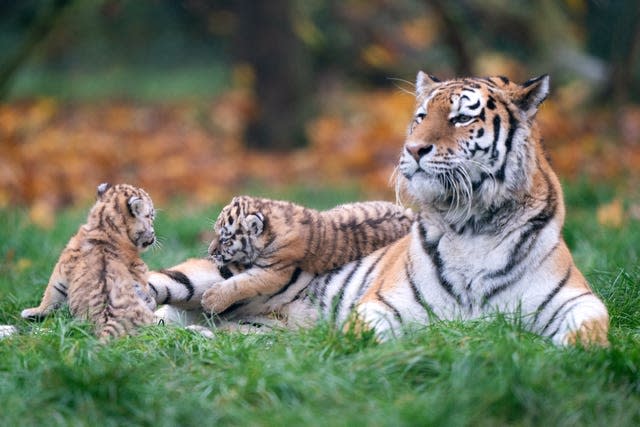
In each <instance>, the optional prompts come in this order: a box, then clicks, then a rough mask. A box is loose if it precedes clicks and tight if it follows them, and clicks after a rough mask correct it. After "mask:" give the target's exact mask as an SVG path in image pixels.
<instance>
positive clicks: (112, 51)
mask: <svg viewBox="0 0 640 427" xmlns="http://www.w3.org/2000/svg"><path fill="white" fill-rule="evenodd" d="M0 51H1V52H3V54H2V56H0V99H2V100H3V101H2V104H0V208H3V207H8V206H13V205H23V206H28V207H29V209H30V213H31V217H32V219H33V220H34V221H36V222H38V223H39V224H41V225H47V224H48V223H50V221H51V220H52V218H53V213H54V212H55V211H56V210H57V209H59V208H62V207H65V206H69V205H72V204H76V203H86V202H87V201H89V200H91V199H92V198H93V195H94V191H95V187H96V185H97V184H99V183H100V182H103V181H111V182H129V183H132V184H136V185H139V186H142V187H144V188H146V189H147V190H148V191H149V192H150V194H151V196H152V197H153V198H154V199H155V200H156V202H157V204H158V205H161V204H164V203H166V202H168V201H170V200H171V199H174V198H178V199H181V200H183V201H185V202H191V203H200V204H202V203H212V202H226V201H227V200H228V198H229V197H231V195H233V194H236V193H238V192H240V191H245V190H246V189H247V188H255V187H274V186H275V187H278V186H281V187H290V186H292V185H293V186H296V185H297V186H308V187H313V186H321V187H341V186H350V187H357V188H359V189H361V190H362V191H363V193H364V195H365V196H366V197H372V198H373V197H383V198H386V199H392V198H393V191H392V186H391V185H389V177H390V175H391V173H392V171H393V169H394V166H395V163H396V161H397V158H398V154H399V151H400V149H401V146H402V141H403V138H404V133H405V129H406V126H407V124H408V122H409V120H410V117H411V114H412V110H413V102H414V100H413V97H412V96H411V94H410V92H411V91H412V84H411V82H406V81H404V80H402V79H408V80H412V79H413V77H414V76H415V74H416V72H417V71H418V70H419V69H424V70H425V71H427V72H430V73H433V74H436V75H439V76H440V77H443V78H447V77H453V76H456V75H466V74H474V75H500V74H502V75H506V76H509V77H510V78H511V79H513V80H515V81H525V80H526V79H528V78H530V77H532V76H534V75H537V74H542V73H544V72H549V73H551V75H552V81H553V95H552V97H551V99H549V100H548V101H547V102H545V104H544V105H543V108H542V109H541V111H540V112H539V115H538V117H539V121H540V123H541V126H542V133H543V135H544V138H545V145H546V147H547V148H548V150H549V153H550V155H551V158H552V160H553V162H554V165H555V167H556V169H557V170H558V172H559V173H560V175H561V176H562V177H563V178H564V179H575V178H580V179H587V180H592V181H603V180H606V182H608V183H611V184H612V185H615V186H616V187H620V188H622V190H621V191H626V193H624V194H625V196H626V195H627V194H633V195H632V196H631V197H632V199H633V200H635V201H634V202H632V203H631V207H630V208H629V212H636V210H637V198H638V197H640V196H637V195H635V193H631V192H635V191H637V190H635V189H636V188H637V185H638V183H640V172H639V171H640V105H639V104H638V103H639V102H640V78H639V76H640V4H639V3H638V2H637V1H634V0H621V1H619V2H602V1H595V0H561V1H554V0H541V1H539V2H511V1H506V0H492V1H491V2H487V1H481V0H461V1H458V2H445V1H443V0H397V1H393V2H392V1H388V0H370V1H362V0H344V1H339V2H335V1H330V2H323V1H317V0H310V1H307V0H273V1H269V2H266V1H260V2H256V1H253V0H235V1H228V0H221V1H215V2H211V1H207V0H185V1H182V2H175V1H173V0H154V1H153V2H140V1H135V0H98V1H95V2H81V1H74V0H25V1H22V2H3V3H0ZM395 78H398V80H396V79H395ZM394 86H395V87H394ZM616 203H617V204H616ZM605 208H606V209H605V210H603V213H602V219H601V222H603V223H611V224H618V223H619V222H617V219H618V217H619V216H620V215H618V213H619V212H622V215H625V213H624V212H626V211H625V209H627V207H626V205H625V203H623V202H622V201H621V200H619V199H616V200H614V201H613V202H612V204H611V205H610V206H606V207H605Z"/></svg>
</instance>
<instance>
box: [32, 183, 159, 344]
mask: <svg viewBox="0 0 640 427" xmlns="http://www.w3.org/2000/svg"><path fill="white" fill-rule="evenodd" d="M154 217H155V210H154V207H153V202H152V201H151V198H150V197H149V195H148V194H147V193H146V192H145V191H144V190H142V189H140V188H136V187H133V186H130V185H127V184H119V185H116V186H110V185H109V184H101V185H99V186H98V197H97V201H96V203H95V205H94V206H93V208H92V209H91V211H90V212H89V216H88V218H87V223H86V224H84V225H82V226H81V227H80V229H79V230H78V232H77V233H76V234H75V235H74V236H73V237H72V238H71V240H70V241H69V243H68V244H67V246H66V247H65V248H64V250H63V251H62V254H61V255H60V258H59V259H58V262H57V264H56V265H55V267H54V269H53V273H52V274H51V278H50V279H49V283H48V285H47V287H46V289H45V292H44V296H43V298H42V302H41V303H40V305H39V306H38V307H34V308H28V309H25V310H23V311H22V317H23V318H31V319H33V318H42V317H44V316H46V315H48V314H49V313H51V312H52V311H53V310H55V309H57V308H59V307H60V306H62V305H63V304H64V303H65V302H68V304H69V309H70V311H71V313H72V314H73V315H74V316H76V317H80V318H83V319H87V320H90V321H91V322H92V323H93V324H94V325H95V331H96V335H98V336H99V337H100V338H101V339H103V340H107V339H108V338H110V337H119V336H123V335H126V334H130V333H133V332H134V329H135V327H137V326H140V325H147V324H151V323H153V322H154V315H153V309H155V306H156V304H155V300H154V299H153V298H151V296H150V293H149V287H148V283H147V266H146V265H145V263H144V262H143V261H142V259H141V258H140V253H141V252H142V251H144V250H145V249H147V248H148V247H149V246H150V245H151V244H153V243H154V242H155V231H154V228H153V220H154Z"/></svg>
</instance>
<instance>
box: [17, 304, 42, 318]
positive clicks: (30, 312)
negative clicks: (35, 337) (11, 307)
mask: <svg viewBox="0 0 640 427" xmlns="http://www.w3.org/2000/svg"><path fill="white" fill-rule="evenodd" d="M45 316H46V313H43V312H42V311H41V310H40V308H38V307H33V308H25V309H24V310H22V313H20V317H22V318H23V319H29V320H41V319H42V318H44V317H45Z"/></svg>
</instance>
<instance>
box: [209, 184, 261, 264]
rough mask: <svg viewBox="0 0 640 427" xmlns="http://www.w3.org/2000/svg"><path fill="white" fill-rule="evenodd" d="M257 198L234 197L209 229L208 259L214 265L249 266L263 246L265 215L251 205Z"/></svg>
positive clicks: (253, 204) (257, 207)
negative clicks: (209, 258)
mask: <svg viewBox="0 0 640 427" xmlns="http://www.w3.org/2000/svg"><path fill="white" fill-rule="evenodd" d="M256 200H257V199H254V198H251V197H246V196H237V197H234V198H233V200H231V203H229V204H228V205H227V206H225V207H224V208H223V209H222V211H221V212H220V215H219V216H218V219H217V220H216V223H215V225H214V228H213V233H214V237H213V240H212V241H211V244H210V245H209V249H208V253H209V256H210V257H211V258H212V259H213V260H215V261H216V263H217V264H218V266H220V267H223V266H226V265H229V264H237V265H241V266H249V265H251V264H252V263H253V262H254V261H255V259H256V258H257V257H258V255H259V254H260V251H261V249H262V248H263V247H264V242H263V238H262V237H263V231H264V229H265V226H266V220H265V216H264V215H263V214H262V212H260V210H259V209H260V208H259V206H255V201H256Z"/></svg>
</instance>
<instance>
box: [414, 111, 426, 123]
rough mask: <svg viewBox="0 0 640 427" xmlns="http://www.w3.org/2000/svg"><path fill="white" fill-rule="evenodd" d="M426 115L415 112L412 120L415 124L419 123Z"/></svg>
mask: <svg viewBox="0 0 640 427" xmlns="http://www.w3.org/2000/svg"><path fill="white" fill-rule="evenodd" d="M426 116H427V114H426V113H418V114H416V117H415V119H414V122H415V123H416V124H419V123H421V122H422V121H423V120H424V118H425V117H426Z"/></svg>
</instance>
